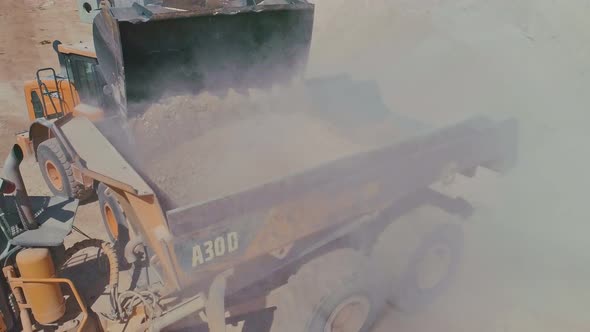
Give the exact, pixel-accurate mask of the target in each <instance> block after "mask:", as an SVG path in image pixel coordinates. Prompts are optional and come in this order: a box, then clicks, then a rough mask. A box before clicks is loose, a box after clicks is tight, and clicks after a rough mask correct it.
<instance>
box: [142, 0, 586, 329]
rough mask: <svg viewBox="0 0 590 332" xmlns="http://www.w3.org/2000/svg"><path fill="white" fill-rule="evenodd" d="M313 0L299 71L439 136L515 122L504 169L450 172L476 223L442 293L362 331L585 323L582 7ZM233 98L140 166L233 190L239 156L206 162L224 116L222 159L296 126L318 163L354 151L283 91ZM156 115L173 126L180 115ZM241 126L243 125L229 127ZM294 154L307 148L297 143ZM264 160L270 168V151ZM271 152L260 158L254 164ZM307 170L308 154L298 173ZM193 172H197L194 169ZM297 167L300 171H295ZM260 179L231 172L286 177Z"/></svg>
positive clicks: (545, 0)
mask: <svg viewBox="0 0 590 332" xmlns="http://www.w3.org/2000/svg"><path fill="white" fill-rule="evenodd" d="M315 2H316V19H315V26H314V37H313V42H312V49H311V56H310V61H309V65H308V67H307V77H308V78H317V77H325V76H327V75H334V74H341V73H346V74H349V75H351V77H352V78H354V79H358V80H372V81H375V82H377V84H378V87H379V91H381V100H380V102H381V101H382V102H383V103H384V105H385V106H387V108H388V109H389V110H390V111H392V112H395V114H396V116H400V117H402V118H404V119H414V120H417V121H419V122H421V123H424V124H426V125H427V126H429V127H443V126H445V125H448V124H450V123H455V122H458V121H461V120H464V119H466V118H469V117H470V116H475V115H480V114H484V115H488V116H490V117H493V118H496V119H503V118H510V117H515V118H517V119H518V120H519V123H520V137H519V142H517V143H516V142H515V144H518V149H519V161H518V164H517V166H516V167H515V168H514V169H513V170H511V171H510V172H509V173H507V174H504V175H498V174H495V173H493V172H491V171H487V170H480V172H479V173H478V174H477V176H476V177H475V178H473V179H467V178H462V177H459V178H458V179H457V181H456V182H455V183H454V184H452V185H447V186H444V187H443V188H442V189H440V190H441V191H443V192H446V193H448V194H449V195H451V196H460V197H463V198H465V199H466V200H468V201H469V202H470V203H471V204H472V205H473V206H474V208H475V213H474V215H473V216H472V217H471V218H469V219H468V220H465V221H462V223H463V224H464V227H463V232H464V242H465V243H464V250H463V256H464V257H463V263H462V264H461V267H460V268H459V270H458V273H457V275H456V276H455V278H454V280H452V283H451V285H450V288H449V289H448V290H447V291H446V292H445V293H444V295H443V296H442V297H440V298H439V299H437V300H436V301H435V302H434V303H432V305H430V306H428V307H427V308H425V309H423V310H421V311H420V312H415V313H411V314H409V313H399V312H397V311H395V310H388V311H386V312H385V314H384V316H383V317H382V319H381V320H380V321H378V322H377V324H376V327H375V329H374V330H375V331H379V332H385V331H393V330H395V331H412V332H416V331H431V330H434V329H436V330H437V331H453V332H456V331H516V332H522V331H587V330H588V327H589V326H590V318H587V317H588V316H587V315H586V314H585V311H586V310H585V309H586V308H587V306H588V305H589V303H590V286H588V284H587V280H588V278H589V277H590V265H589V264H587V260H588V254H587V252H588V248H589V245H590V244H589V241H590V240H588V235H587V234H588V233H589V231H590V224H589V223H588V222H589V220H590V212H588V209H587V208H586V205H587V203H586V199H585V197H586V195H585V194H586V192H587V188H588V185H590V180H589V179H590V178H588V177H587V176H585V174H586V170H587V169H588V168H589V166H590V157H587V156H589V155H590V154H589V153H588V152H590V151H587V150H589V149H590V148H589V147H588V144H586V143H587V141H588V138H589V136H588V128H587V127H588V120H590V115H589V114H590V113H588V110H589V109H590V108H589V106H590V100H589V99H590V97H588V96H590V93H589V92H590V91H588V90H589V88H588V87H589V86H590V84H589V83H590V79H589V76H588V75H589V69H590V60H588V59H590V57H589V56H590V46H588V45H590V43H588V41H590V34H589V32H588V31H590V29H589V28H590V25H589V23H588V21H587V17H588V15H590V7H589V5H588V3H587V2H585V1H581V0H572V1H568V2H560V3H557V2H555V1H550V0H538V1H532V0H519V1H507V0H506V1H504V0H499V1H483V0H460V1H450V0H447V1H445V0H439V1H436V0H431V1H402V0H399V1H398V0H389V1H387V0H362V1H361V0H355V1H353V0H317V1H315ZM290 93H291V92H288V93H287V94H288V95H289V94H290ZM282 97H285V95H282ZM175 98H178V99H174V100H168V102H169V103H170V104H171V105H176V106H179V107H176V106H175V108H176V109H182V108H186V105H188V104H183V103H187V101H186V100H185V99H183V98H184V97H182V96H181V97H175ZM244 98H245V97H239V98H238V99H237V100H234V101H233V102H230V103H233V104H231V105H230V106H229V107H226V106H227V105H225V106H224V107H223V108H225V109H226V110H225V111H224V112H220V113H218V114H216V115H208V114H207V112H200V113H199V112H197V113H198V114H192V115H191V116H195V117H197V119H196V120H195V121H196V122H195V123H207V124H208V125H207V127H210V128H212V129H211V130H209V131H207V130H205V131H204V130H202V128H201V127H199V128H201V129H200V130H199V131H200V133H201V134H199V135H201V136H199V142H198V143H194V142H191V141H186V140H184V139H181V137H182V136H183V135H184V133H183V132H182V131H177V134H179V136H171V137H165V138H157V139H155V140H156V141H160V142H165V143H163V144H165V146H164V147H162V148H161V149H160V151H164V152H163V155H164V156H165V158H162V159H161V160H162V162H161V165H160V164H158V163H153V165H152V167H154V169H153V170H152V171H153V172H155V173H158V172H159V171H158V168H159V167H163V168H166V167H167V168H166V169H168V168H175V167H178V166H179V165H180V166H182V167H180V168H185V170H186V171H187V172H188V173H187V174H194V172H201V171H202V172H207V171H219V172H220V174H228V173H229V174H232V175H231V177H230V178H228V179H225V180H227V181H226V183H227V184H229V185H234V184H236V182H235V181H238V182H239V181H240V180H239V179H237V178H238V177H236V176H235V174H240V175H244V174H245V173H240V172H243V171H244V169H243V168H242V166H243V160H242V159H241V158H239V154H237V156H238V157H236V159H234V160H231V162H230V163H224V162H223V161H221V159H220V158H222V157H223V158H227V156H224V155H219V156H218V157H215V156H213V157H211V156H210V155H211V154H215V153H218V152H219V151H221V150H222V149H224V148H226V147H227V146H223V145H222V143H221V142H222V141H224V140H227V139H228V135H227V132H226V131H225V130H227V128H228V127H227V126H226V127H224V128H225V129H220V128H218V126H217V125H216V124H217V123H218V122H224V123H226V122H227V121H229V123H230V124H229V126H230V127H231V126H234V127H231V128H232V129H233V131H232V135H236V136H235V137H233V138H234V143H232V145H231V146H233V149H234V150H235V151H242V152H244V151H249V150H248V149H249V147H250V146H251V145H252V144H254V143H256V144H259V143H274V142H275V141H276V140H277V137H285V138H286V137H293V136H292V135H294V134H295V135H297V132H296V131H298V130H300V129H301V128H305V130H304V131H303V132H302V133H301V132H300V133H301V134H300V135H299V136H296V137H297V138H302V137H304V138H305V139H306V140H309V141H308V142H309V143H310V144H313V145H316V144H318V143H320V142H322V143H326V144H325V146H323V147H318V150H317V151H319V152H321V153H325V152H330V153H333V155H332V156H327V159H328V160H329V159H334V158H336V157H337V156H338V155H345V154H347V153H351V152H355V151H359V150H362V147H359V143H358V142H356V141H354V140H351V139H350V138H343V137H342V136H341V135H339V132H338V131H337V130H336V131H334V130H333V128H330V129H326V128H325V127H322V122H321V121H320V122H314V123H313V124H310V123H308V122H306V121H307V119H301V118H299V119H296V117H297V116H299V115H297V116H295V118H293V114H295V113H289V110H293V109H301V108H304V107H303V106H305V103H304V104H303V105H302V104H301V101H302V100H303V101H305V99H298V98H293V95H291V98H286V99H285V98H283V99H282V100H283V104H282V105H280V106H278V107H277V104H276V103H277V100H279V99H280V98H279V99H276V97H275V99H273V98H270V99H268V97H265V98H266V99H265V101H264V102H262V103H256V102H252V101H251V100H250V99H249V98H245V99H244ZM263 99H264V98H263ZM203 100H205V101H203ZM269 100H272V101H271V102H269ZM285 100H288V101H289V102H288V103H285ZM199 103H204V104H202V105H201V104H199V105H196V108H208V107H210V108H218V107H217V106H219V100H217V99H215V98H213V97H211V96H205V98H204V99H201V100H200V101H199ZM232 105H233V106H232ZM261 105H262V106H261ZM168 106H169V105H167V106H166V107H168ZM193 106H195V105H192V106H190V107H193ZM244 106H245V107H244ZM364 106H365V107H363V108H362V109H359V114H365V113H363V112H366V111H367V110H370V109H371V108H372V107H373V106H375V105H373V104H368V105H364ZM154 107H161V105H155V106H154ZM271 109H272V112H275V111H276V110H277V109H282V111H281V112H280V114H279V115H273V116H279V118H276V119H272V118H271V119H270V120H269V118H268V117H265V120H264V121H270V122H269V123H263V122H264V121H263V122H260V121H259V120H257V119H259V118H257V117H258V116H259V115H260V114H264V115H265V116H268V114H269V113H272V112H269V110H271ZM249 112H250V113H249ZM369 113H370V112H368V113H367V114H369ZM162 116H164V115H162ZM165 116H172V117H177V118H176V120H178V121H181V122H186V121H187V120H186V119H184V118H183V117H184V116H185V115H183V114H167V115H165ZM218 116H219V117H221V118H216V117H218ZM285 116H286V117H287V118H280V117H285ZM289 116H291V118H288V117H289ZM231 119H237V120H235V121H234V120H231ZM140 120H141V121H144V123H145V121H147V122H148V123H156V122H157V123H158V124H157V125H158V126H165V123H166V121H165V119H159V120H158V121H154V122H152V121H151V119H149V118H148V119H147V120H146V118H145V117H144V118H142V119H140ZM161 120H164V121H161ZM316 120H317V119H316ZM298 121H299V122H298ZM301 121H303V122H301ZM245 122H246V123H250V124H252V125H253V126H251V127H247V126H246V127H241V126H242V125H243V124H244V123H245ZM152 125H153V124H152ZM263 125H264V126H267V127H271V128H272V129H271V132H270V133H264V132H261V130H260V126H263ZM132 126H133V125H132ZM191 128H192V129H194V128H196V127H194V126H192V127H191ZM192 129H191V130H192ZM141 130H143V131H144V132H140V133H139V135H144V136H150V135H153V134H152V133H150V131H149V130H150V129H149V125H148V126H147V127H146V126H144V127H143V129H141ZM400 130H401V129H400ZM172 131H174V130H169V131H168V132H169V133H170V132H172ZM203 132H204V133H203ZM328 133H329V134H328ZM189 134H190V133H189ZM252 137H255V138H256V139H253V138H252ZM236 143H239V144H236ZM291 143H293V144H291V146H288V147H287V146H284V145H282V146H281V145H273V144H270V145H269V146H270V147H272V149H269V150H268V151H264V150H261V151H259V152H260V153H261V155H267V156H270V155H271V154H272V153H274V152H277V151H283V152H285V151H291V150H292V149H291V148H292V147H293V146H295V145H297V144H303V143H301V141H297V142H291ZM183 145H184V148H185V149H184V150H182V148H183ZM199 146H200V150H201V152H199V153H193V155H192V156H191V157H193V158H195V161H190V160H189V159H187V158H188V156H186V154H187V153H186V150H187V149H189V150H190V149H193V148H195V147H199ZM177 147H178V148H179V149H180V151H184V152H181V154H182V155H184V157H182V158H181V157H175V156H173V155H172V154H174V149H175V148H177ZM300 147H301V146H300ZM295 151H296V149H295ZM302 151H304V152H305V153H309V150H308V149H303V150H302ZM249 152H251V151H249ZM144 155H145V156H149V155H150V153H145V154H144ZM207 155H209V157H207ZM273 156H276V155H273ZM271 159H275V160H274V162H276V159H277V158H271ZM271 159H268V160H267V159H264V160H265V165H266V164H268V163H270V160H271ZM278 159H280V163H279V164H280V165H278V167H277V169H279V170H281V171H286V173H289V172H292V171H296V170H299V169H300V168H298V167H295V166H294V165H292V164H291V162H293V161H300V160H308V159H306V157H302V155H301V154H299V155H298V154H293V155H285V156H284V158H278ZM311 159H314V158H311ZM207 160H209V161H210V162H208V161H207ZM317 162H318V161H317V160H315V159H314V161H313V162H312V163H311V164H315V163H317ZM208 163H209V164H208ZM197 164H199V165H201V166H199V167H205V168H207V169H205V170H203V169H201V170H199V168H198V167H197ZM311 164H307V163H303V164H301V165H299V166H300V167H301V168H306V167H308V166H310V165H311ZM202 165H205V166H202ZM207 165H208V166H207ZM216 165H230V166H231V167H230V168H231V169H229V168H223V169H222V168H219V169H218V168H217V166H216ZM254 166H256V164H255V163H252V164H251V165H250V166H248V167H249V168H250V169H251V170H255V171H260V170H256V169H255V167H254ZM228 167H229V166H228ZM290 167H295V168H296V169H290ZM222 171H223V172H222ZM149 172H150V171H148V173H149ZM155 173H154V174H155ZM164 173H168V171H164ZM271 173H272V172H271ZM259 175H260V176H261V177H257V176H256V175H254V176H251V177H250V176H246V175H244V176H242V177H241V178H242V179H247V180H248V181H249V180H255V181H256V182H259V181H261V180H262V181H267V180H268V179H270V178H274V177H279V176H282V175H284V173H280V174H279V173H276V174H270V173H267V172H260V174H259ZM263 175H264V176H269V178H264V177H263ZM188 178H190V176H188V175H183V174H181V173H178V174H177V178H176V180H174V181H172V182H170V181H169V180H170V179H169V178H162V177H161V176H159V175H157V174H155V175H154V179H155V181H156V183H159V184H160V185H162V186H165V185H166V184H167V183H169V184H172V186H173V187H177V185H176V184H177V183H179V182H182V181H184V180H186V179H188ZM192 178H197V177H194V176H193V177H192ZM205 178H206V177H205ZM202 179H203V177H201V180H202ZM214 180H215V177H211V178H209V179H206V181H207V183H194V184H191V186H192V187H194V188H199V190H202V191H201V192H199V193H192V195H193V197H196V199H197V200H200V199H205V198H208V197H211V195H213V196H215V195H221V194H223V193H226V192H227V191H228V190H230V191H233V190H234V189H235V188H233V187H232V188H229V187H226V186H224V185H222V186H221V187H220V188H215V189H211V188H210V185H211V184H212V183H220V182H219V181H214ZM248 181H246V182H242V183H239V184H238V187H239V188H241V189H244V188H247V187H249V186H251V185H252V183H250V182H248ZM166 191H167V192H168V193H170V194H169V195H171V196H175V200H177V201H179V203H180V204H184V203H187V202H188V201H187V200H185V199H186V197H185V195H186V193H175V192H174V191H173V190H171V189H170V188H168V189H167V190H166ZM194 195H196V196H194ZM199 195H200V196H199ZM193 199H195V198H191V200H193Z"/></svg>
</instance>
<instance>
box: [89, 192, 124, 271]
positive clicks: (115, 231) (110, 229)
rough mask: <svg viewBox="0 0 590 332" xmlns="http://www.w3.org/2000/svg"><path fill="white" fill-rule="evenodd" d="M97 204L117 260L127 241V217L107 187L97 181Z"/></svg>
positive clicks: (120, 256)
mask: <svg viewBox="0 0 590 332" xmlns="http://www.w3.org/2000/svg"><path fill="white" fill-rule="evenodd" d="M96 191H97V195H98V204H99V206H100V213H101V215H102V222H103V224H104V227H105V229H106V233H107V236H108V238H109V241H110V242H111V243H113V244H114V247H115V250H116V252H117V255H118V256H119V261H120V262H122V261H123V260H122V259H121V258H122V257H123V256H124V255H123V253H124V250H125V246H126V245H127V243H129V228H128V226H127V217H126V216H125V212H123V209H122V208H121V205H120V204H119V202H118V201H117V198H116V197H115V195H114V194H113V193H112V192H111V190H110V189H109V187H107V186H106V185H105V184H103V183H99V185H98V187H97V190H96Z"/></svg>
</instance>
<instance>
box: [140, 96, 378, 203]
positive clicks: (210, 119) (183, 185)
mask: <svg viewBox="0 0 590 332" xmlns="http://www.w3.org/2000/svg"><path fill="white" fill-rule="evenodd" d="M256 92H257V91H254V92H252V91H251V93H250V95H249V96H246V95H240V94H237V93H232V92H231V91H230V93H229V94H228V95H227V96H225V97H217V96H213V95H210V94H207V93H203V94H200V95H198V96H175V97H169V98H165V99H163V100H161V101H160V102H159V103H157V104H153V105H151V106H150V107H148V108H147V109H146V110H145V111H144V112H142V114H141V115H136V116H135V117H133V118H131V119H130V127H131V130H132V131H133V134H134V139H135V146H136V148H135V149H136V151H135V152H136V154H137V156H136V158H137V160H138V161H139V163H138V165H139V167H140V168H141V171H142V172H143V173H144V175H145V176H146V177H148V178H149V179H150V181H151V182H152V185H153V186H155V187H156V188H155V189H156V191H157V192H158V194H159V196H160V197H162V196H163V197H162V198H163V199H164V201H165V205H167V206H166V208H168V209H172V208H176V207H180V206H184V205H187V204H192V203H196V202H203V201H207V200H210V199H215V198H220V197H223V196H225V195H229V194H232V193H236V192H239V191H243V190H246V189H249V188H252V187H255V186H257V185H261V184H263V183H267V182H269V181H272V180H275V179H279V178H281V177H284V176H287V175H290V174H293V173H297V172H301V171H304V170H306V169H309V168H312V167H314V166H319V165H320V164H323V163H325V162H328V161H331V160H335V159H338V158H341V157H344V156H348V155H350V154H353V153H356V152H360V151H363V150H366V149H367V144H366V142H361V141H359V140H355V139H351V137H347V136H350V135H346V134H345V133H346V131H343V130H339V129H338V128H337V127H335V126H333V125H332V124H331V123H330V122H329V121H326V120H325V119H323V118H321V117H317V116H315V114H314V112H313V111H311V110H313V107H311V105H309V104H308V103H306V98H305V95H304V94H302V93H300V92H298V91H296V90H293V91H289V93H288V95H286V94H281V93H275V94H272V93H269V94H262V93H261V94H257V93H256ZM371 145H372V144H371Z"/></svg>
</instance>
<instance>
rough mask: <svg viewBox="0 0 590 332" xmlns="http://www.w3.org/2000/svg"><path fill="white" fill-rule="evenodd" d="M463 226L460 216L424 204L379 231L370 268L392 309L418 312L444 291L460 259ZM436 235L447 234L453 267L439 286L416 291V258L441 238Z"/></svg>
mask: <svg viewBox="0 0 590 332" xmlns="http://www.w3.org/2000/svg"><path fill="white" fill-rule="evenodd" d="M462 227H463V226H462V224H461V221H460V218H458V217H456V216H453V215H450V214H448V213H447V212H445V211H443V210H441V209H439V208H436V207H431V206H425V207H421V208H418V209H416V210H415V211H412V212H411V213H409V214H408V215H405V216H403V217H401V218H399V219H397V220H394V221H393V222H392V224H391V225H390V226H389V227H388V228H387V229H386V230H385V231H384V232H383V233H382V234H381V236H380V237H379V239H378V241H377V242H376V244H375V246H374V248H373V252H372V254H371V263H370V264H371V267H370V268H371V269H373V270H375V271H378V272H376V273H375V275H378V276H379V278H380V280H378V281H377V283H378V284H379V285H381V286H380V287H381V289H383V292H384V294H385V295H386V296H387V299H388V302H389V303H390V304H391V305H393V307H394V308H396V309H397V310H399V311H401V312H407V313H412V312H418V311H421V310H423V309H424V308H425V307H427V306H428V305H430V304H431V303H432V302H433V301H434V300H436V298H438V296H440V295H441V294H442V293H443V291H444V290H446V288H447V287H448V286H449V285H450V282H451V281H452V279H453V277H454V275H455V273H456V270H457V269H458V267H459V264H460V260H461V258H462V251H463V233H462ZM449 233H452V234H453V235H449ZM441 234H442V235H441ZM438 235H441V236H445V235H449V236H448V237H446V238H445V237H443V238H442V239H443V240H445V239H446V240H448V241H450V243H449V245H450V247H451V248H450V249H451V251H452V255H453V258H452V259H453V261H452V263H451V264H452V266H450V269H449V271H448V273H447V275H446V276H445V278H444V279H443V281H442V282H441V283H440V284H439V285H437V286H436V287H434V288H433V289H430V290H419V289H418V288H417V286H416V284H415V282H416V280H415V274H416V271H415V269H416V261H417V260H418V259H419V257H418V256H420V254H421V253H422V252H423V251H424V250H425V249H424V248H425V247H427V246H428V245H429V244H432V243H434V242H436V241H439V240H440V239H441V238H439V237H438ZM451 237H452V238H451Z"/></svg>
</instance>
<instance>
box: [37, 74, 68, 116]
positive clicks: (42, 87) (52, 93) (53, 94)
mask: <svg viewBox="0 0 590 332" xmlns="http://www.w3.org/2000/svg"><path fill="white" fill-rule="evenodd" d="M44 72H50V73H51V77H53V80H54V82H55V90H49V88H48V87H47V84H45V82H43V81H42V80H41V73H44ZM37 84H38V85H39V91H40V92H41V102H42V103H43V117H44V118H46V119H54V118H59V117H62V116H64V115H65V112H64V107H63V98H62V97H61V94H60V93H59V85H58V82H57V75H56V74H55V70H54V69H53V68H41V69H39V70H37ZM45 96H47V97H48V99H49V102H50V103H51V107H52V108H53V111H54V113H53V114H48V112H47V105H46V102H45ZM54 98H57V99H58V100H59V110H58V108H57V106H56V105H55V101H54V100H53V99H54Z"/></svg>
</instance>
